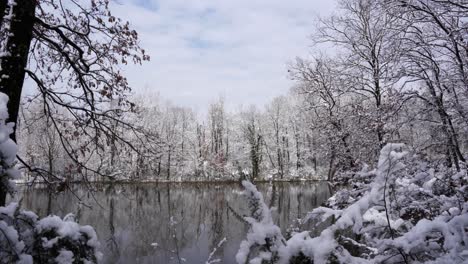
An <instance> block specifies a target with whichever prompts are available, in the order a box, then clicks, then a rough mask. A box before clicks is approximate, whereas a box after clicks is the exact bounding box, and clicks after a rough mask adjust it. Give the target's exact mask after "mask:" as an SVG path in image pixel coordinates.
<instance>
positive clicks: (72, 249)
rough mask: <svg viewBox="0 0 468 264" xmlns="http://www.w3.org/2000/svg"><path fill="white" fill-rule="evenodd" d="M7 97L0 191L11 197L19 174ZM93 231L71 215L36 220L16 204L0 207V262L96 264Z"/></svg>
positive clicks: (1, 122)
mask: <svg viewBox="0 0 468 264" xmlns="http://www.w3.org/2000/svg"><path fill="white" fill-rule="evenodd" d="M7 102H8V97H7V96H6V95H5V94H3V93H0V188H3V189H4V190H7V191H8V192H9V193H10V194H13V191H14V184H13V181H12V180H13V179H15V178H16V177H17V176H18V174H19V172H18V170H16V169H15V168H14V165H15V157H16V152H17V147H16V144H15V143H14V142H13V140H11V139H10V134H11V133H12V132H13V129H12V128H13V124H12V123H8V124H5V120H7V118H8V112H7ZM98 246H99V242H98V239H97V236H96V232H95V231H94V229H93V228H92V227H90V226H80V225H79V224H77V223H76V222H75V221H74V220H73V217H72V215H68V216H66V217H65V218H64V219H61V218H60V217H58V216H48V217H45V218H43V219H39V218H38V216H37V215H36V214H34V213H33V212H30V211H25V210H20V208H19V206H18V204H17V203H10V204H9V205H7V206H5V207H0V263H2V264H3V263H5V264H10V263H23V264H26V263H97V261H98V259H99V257H100V253H99V251H98V250H97V248H98Z"/></svg>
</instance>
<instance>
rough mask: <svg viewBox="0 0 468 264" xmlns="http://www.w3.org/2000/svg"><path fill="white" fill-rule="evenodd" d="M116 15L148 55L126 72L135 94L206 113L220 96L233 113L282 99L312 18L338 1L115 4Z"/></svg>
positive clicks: (145, 0) (306, 49)
mask: <svg viewBox="0 0 468 264" xmlns="http://www.w3.org/2000/svg"><path fill="white" fill-rule="evenodd" d="M117 3H118V4H116V3H115V2H114V4H113V6H112V8H113V11H114V13H115V14H116V15H117V16H119V17H121V18H123V19H126V20H129V21H130V23H131V24H132V26H133V27H134V28H135V29H136V30H137V31H138V32H139V36H140V39H141V45H142V46H143V47H144V48H145V49H146V50H147V52H148V53H149V54H150V55H151V61H150V62H149V63H145V64H144V65H143V66H138V67H136V66H130V67H126V68H125V72H126V74H127V76H128V78H129V81H130V84H132V86H133V87H134V90H135V91H136V92H137V93H146V92H152V93H159V94H160V95H161V96H162V97H163V98H166V99H168V100H170V101H172V102H173V103H174V104H178V105H183V106H189V107H193V108H194V109H195V110H197V111H200V112H204V111H205V110H206V108H207V106H208V105H209V103H211V102H213V101H214V100H216V98H218V97H219V96H223V97H224V98H225V101H226V104H227V106H228V107H229V108H230V109H236V108H237V107H239V106H241V105H242V106H249V105H251V104H255V105H258V106H263V105H264V104H265V103H267V102H269V101H270V100H271V99H272V98H273V97H275V96H278V95H282V94H286V93H287V92H288V90H289V88H290V87H291V86H292V85H293V83H292V82H291V81H290V80H288V76H287V64H288V62H290V61H292V60H293V59H294V58H295V57H296V56H307V54H308V53H310V52H311V48H310V43H311V41H310V38H309V36H310V34H311V33H312V32H313V30H314V26H315V25H316V17H317V16H318V15H320V16H327V15H329V14H331V13H332V12H333V9H334V7H335V5H336V3H335V0H288V1H277V0H270V1H266V0H157V1H156V0H119V1H118V2H117Z"/></svg>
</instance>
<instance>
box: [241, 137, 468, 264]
mask: <svg viewBox="0 0 468 264" xmlns="http://www.w3.org/2000/svg"><path fill="white" fill-rule="evenodd" d="M467 181H468V177H467V171H466V169H465V170H462V171H460V172H457V171H453V170H452V169H450V168H444V167H436V168H433V167H431V164H430V163H428V162H424V161H422V160H421V159H420V158H418V157H416V156H410V155H408V153H406V152H405V151H404V145H402V144H388V145H387V146H385V147H384V148H383V149H382V150H381V154H380V158H379V161H378V165H377V168H376V169H375V170H369V169H368V168H364V169H363V170H362V171H361V172H359V173H356V174H355V175H354V176H353V177H349V178H348V179H347V184H348V185H347V187H345V188H343V189H341V190H339V191H338V192H337V193H336V194H335V195H334V196H333V197H331V198H330V199H329V200H328V202H327V206H324V207H319V208H316V209H314V210H313V211H312V212H310V213H309V214H308V216H307V219H314V220H315V221H317V222H318V223H321V222H324V221H330V220H332V224H331V225H329V226H328V227H327V228H325V229H324V230H323V231H322V232H321V233H320V235H318V236H316V237H312V236H311V233H310V232H309V231H302V232H295V233H293V234H292V236H291V238H289V239H288V240H287V241H286V242H285V243H284V244H281V243H278V244H277V245H278V248H275V251H274V252H275V256H277V257H276V259H270V260H268V262H263V263H432V264H435V263H440V264H443V263H466V262H467V261H468V234H467V233H468V202H467V201H468V192H467V191H468V190H467V187H466V183H467ZM250 189H252V188H250ZM251 196H252V197H254V196H253V195H251ZM250 200H252V199H250ZM252 201H253V200H252ZM257 201H258V202H263V200H261V199H257ZM258 207H261V208H266V205H264V204H263V205H261V206H260V205H258ZM263 210H269V209H268V208H266V209H263ZM267 215H268V214H267ZM307 219H305V220H307ZM260 224H261V222H260ZM267 226H268V225H267ZM257 230H262V228H257ZM262 235H263V234H262V233H261V232H257V233H255V230H253V229H251V232H250V233H249V235H248V237H249V236H250V237H258V236H260V237H261V236H262ZM275 236H276V237H280V234H275ZM243 250H244V249H243V247H242V246H241V250H240V251H243ZM244 255H245V253H244ZM238 262H239V263H245V262H240V261H239V260H238ZM251 263H254V262H251Z"/></svg>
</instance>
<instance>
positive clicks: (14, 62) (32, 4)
mask: <svg viewBox="0 0 468 264" xmlns="http://www.w3.org/2000/svg"><path fill="white" fill-rule="evenodd" d="M1 1H2V4H1V5H0V12H1V11H2V10H1V9H3V12H5V8H6V3H5V2H6V0H1ZM35 9H36V1H31V0H16V5H15V6H14V8H13V10H12V13H13V18H12V20H11V22H10V32H8V34H9V36H8V39H7V41H6V46H5V51H6V52H8V54H9V56H5V57H2V58H1V62H0V69H1V70H0V92H3V93H5V94H6V95H8V97H9V101H8V116H9V119H8V120H7V121H8V122H16V121H17V118H18V111H19V106H20V99H21V91H22V89H23V82H24V76H25V70H24V69H25V68H26V65H27V62H28V54H29V47H30V44H31V39H32V31H33V26H34V12H35ZM1 22H2V23H3V13H2V21H1ZM11 138H12V139H13V140H14V141H15V142H16V136H15V129H14V130H13V133H12V134H11ZM5 182H7V181H5V180H2V181H0V206H3V205H5V200H6V193H7V189H6V186H2V185H3V183H5Z"/></svg>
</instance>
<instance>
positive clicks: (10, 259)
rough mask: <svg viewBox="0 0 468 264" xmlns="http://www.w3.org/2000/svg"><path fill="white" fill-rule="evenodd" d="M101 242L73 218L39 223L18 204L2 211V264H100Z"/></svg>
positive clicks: (48, 219) (13, 204)
mask: <svg viewBox="0 0 468 264" xmlns="http://www.w3.org/2000/svg"><path fill="white" fill-rule="evenodd" d="M98 246H99V241H98V239H97V236H96V232H95V231H94V229H93V228H92V227H91V226H80V225H79V224H77V223H76V222H74V220H73V216H72V215H68V216H65V217H64V219H61V218H60V217H58V216H48V217H45V218H42V219H39V218H38V217H37V215H36V214H34V213H33V212H30V211H25V210H20V208H19V206H18V204H17V203H10V204H9V205H8V206H6V207H0V263H15V262H17V263H97V261H98V259H99V258H100V253H99V251H98V250H97V248H98Z"/></svg>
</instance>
